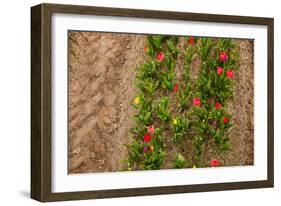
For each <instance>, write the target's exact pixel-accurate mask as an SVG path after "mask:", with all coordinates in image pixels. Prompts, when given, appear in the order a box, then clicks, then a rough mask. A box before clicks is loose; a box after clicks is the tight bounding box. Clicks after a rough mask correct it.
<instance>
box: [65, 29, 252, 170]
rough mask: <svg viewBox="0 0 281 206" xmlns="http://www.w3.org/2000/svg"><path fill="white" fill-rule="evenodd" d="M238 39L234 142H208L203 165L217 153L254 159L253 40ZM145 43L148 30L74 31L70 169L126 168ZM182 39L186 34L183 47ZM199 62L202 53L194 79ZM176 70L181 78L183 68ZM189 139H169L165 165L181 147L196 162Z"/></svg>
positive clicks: (226, 159) (232, 159)
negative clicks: (222, 145)
mask: <svg viewBox="0 0 281 206" xmlns="http://www.w3.org/2000/svg"><path fill="white" fill-rule="evenodd" d="M235 41H236V44H237V45H238V49H239V52H240V58H241V63H240V68H239V70H238V73H237V74H235V77H234V78H235V82H236V83H237V84H236V87H235V94H234V96H235V98H234V99H233V100H232V101H230V102H229V105H228V108H229V111H230V113H231V114H233V117H234V119H235V124H234V125H233V126H232V128H231V130H230V131H229V138H230V141H231V146H232V147H231V150H230V151H228V152H227V153H219V152H218V151H217V150H215V149H214V148H216V147H215V146H214V145H213V144H214V143H212V142H209V144H207V146H206V147H205V149H204V152H203V155H202V161H203V162H202V164H204V165H206V164H207V165H208V164H209V160H210V159H213V158H218V159H220V161H221V162H222V164H223V165H231V166H234V165H250V164H253V108H254V107H253V78H254V77H253V74H254V71H253V41H250V40H235ZM145 43H146V36H145V35H133V34H116V33H115V34H113V33H98V32H74V31H72V32H69V120H68V122H69V153H68V157H69V171H68V172H69V173H86V172H109V171H118V170H122V169H124V168H122V167H123V166H124V164H122V160H124V159H126V158H127V155H128V154H127V149H126V147H125V146H124V144H128V143H130V141H131V140H130V133H129V129H130V128H131V127H132V126H133V125H134V121H133V119H132V117H133V115H134V114H135V111H134V109H133V107H132V106H131V102H132V99H133V97H135V96H136V94H137V91H136V90H135V88H134V80H135V75H136V72H135V70H134V68H137V67H138V66H140V65H141V64H143V63H144V62H145V55H144V52H143V48H144V47H145ZM183 44H184V40H183V38H181V41H180V47H182V46H183ZM182 61H183V60H182V56H181V55H180V56H179V62H182ZM199 65H200V60H199V59H198V58H197V59H195V61H194V62H193V63H192V65H191V79H196V76H197V75H198V71H199V70H198V68H199ZM175 70H176V72H177V79H178V80H179V81H180V78H181V73H182V67H181V66H178V67H177V68H175ZM170 99H171V102H173V99H174V98H173V97H172V96H171V97H170ZM184 144H185V145H186V146H187V148H185V149H184V150H181V148H176V147H174V146H173V145H172V144H168V148H167V150H168V151H167V152H168V156H167V158H166V162H165V164H164V165H163V168H172V160H173V158H174V155H175V154H176V153H177V152H182V151H184V154H183V155H184V156H185V157H186V159H187V161H189V162H191V159H192V156H193V155H192V153H193V152H194V151H192V148H193V147H192V140H191V139H188V138H187V140H186V142H185V143H184Z"/></svg>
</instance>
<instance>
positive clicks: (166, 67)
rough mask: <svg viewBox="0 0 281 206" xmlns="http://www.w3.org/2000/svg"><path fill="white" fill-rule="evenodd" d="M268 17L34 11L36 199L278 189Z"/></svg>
mask: <svg viewBox="0 0 281 206" xmlns="http://www.w3.org/2000/svg"><path fill="white" fill-rule="evenodd" d="M273 26H274V21H273V19H271V18H261V17H242V16H227V15H214V14H198V13H183V12H170V11H151V10H135V9H120V8H102V7H90V6H74V5H57V4H41V5H37V6H34V7H32V8H31V40H32V41H31V75H32V76H31V80H32V81H31V93H32V95H31V96H32V97H31V110H32V112H31V119H32V120H31V197H32V198H34V199H36V200H39V201H42V202H46V201H62V200H78V199H92V198H108V197H123V196H137V195H158V194H171V193H188V192H203V191H217V190H233V189H250V188H265V187H273V182H274V181H273V179H274V167H273V166H274V165H273V154H274V150H273V149H274V143H273V125H274V124H273V119H274V118H273V109H274V108H273V100H274V97H273V33H274V32H273Z"/></svg>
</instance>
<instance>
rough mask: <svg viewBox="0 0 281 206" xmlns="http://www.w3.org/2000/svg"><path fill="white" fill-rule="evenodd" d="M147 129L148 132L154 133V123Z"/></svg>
mask: <svg viewBox="0 0 281 206" xmlns="http://www.w3.org/2000/svg"><path fill="white" fill-rule="evenodd" d="M147 131H148V133H150V134H153V133H154V126H153V125H150V126H148V128H147Z"/></svg>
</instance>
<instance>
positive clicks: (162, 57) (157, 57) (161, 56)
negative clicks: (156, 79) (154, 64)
mask: <svg viewBox="0 0 281 206" xmlns="http://www.w3.org/2000/svg"><path fill="white" fill-rule="evenodd" d="M164 59H165V55H164V53H163V52H159V53H158V54H157V55H156V60H157V61H159V62H162V61H164Z"/></svg>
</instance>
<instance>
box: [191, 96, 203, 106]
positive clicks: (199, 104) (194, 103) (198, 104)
mask: <svg viewBox="0 0 281 206" xmlns="http://www.w3.org/2000/svg"><path fill="white" fill-rule="evenodd" d="M193 105H194V106H201V100H200V98H199V97H196V98H194V99H193Z"/></svg>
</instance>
